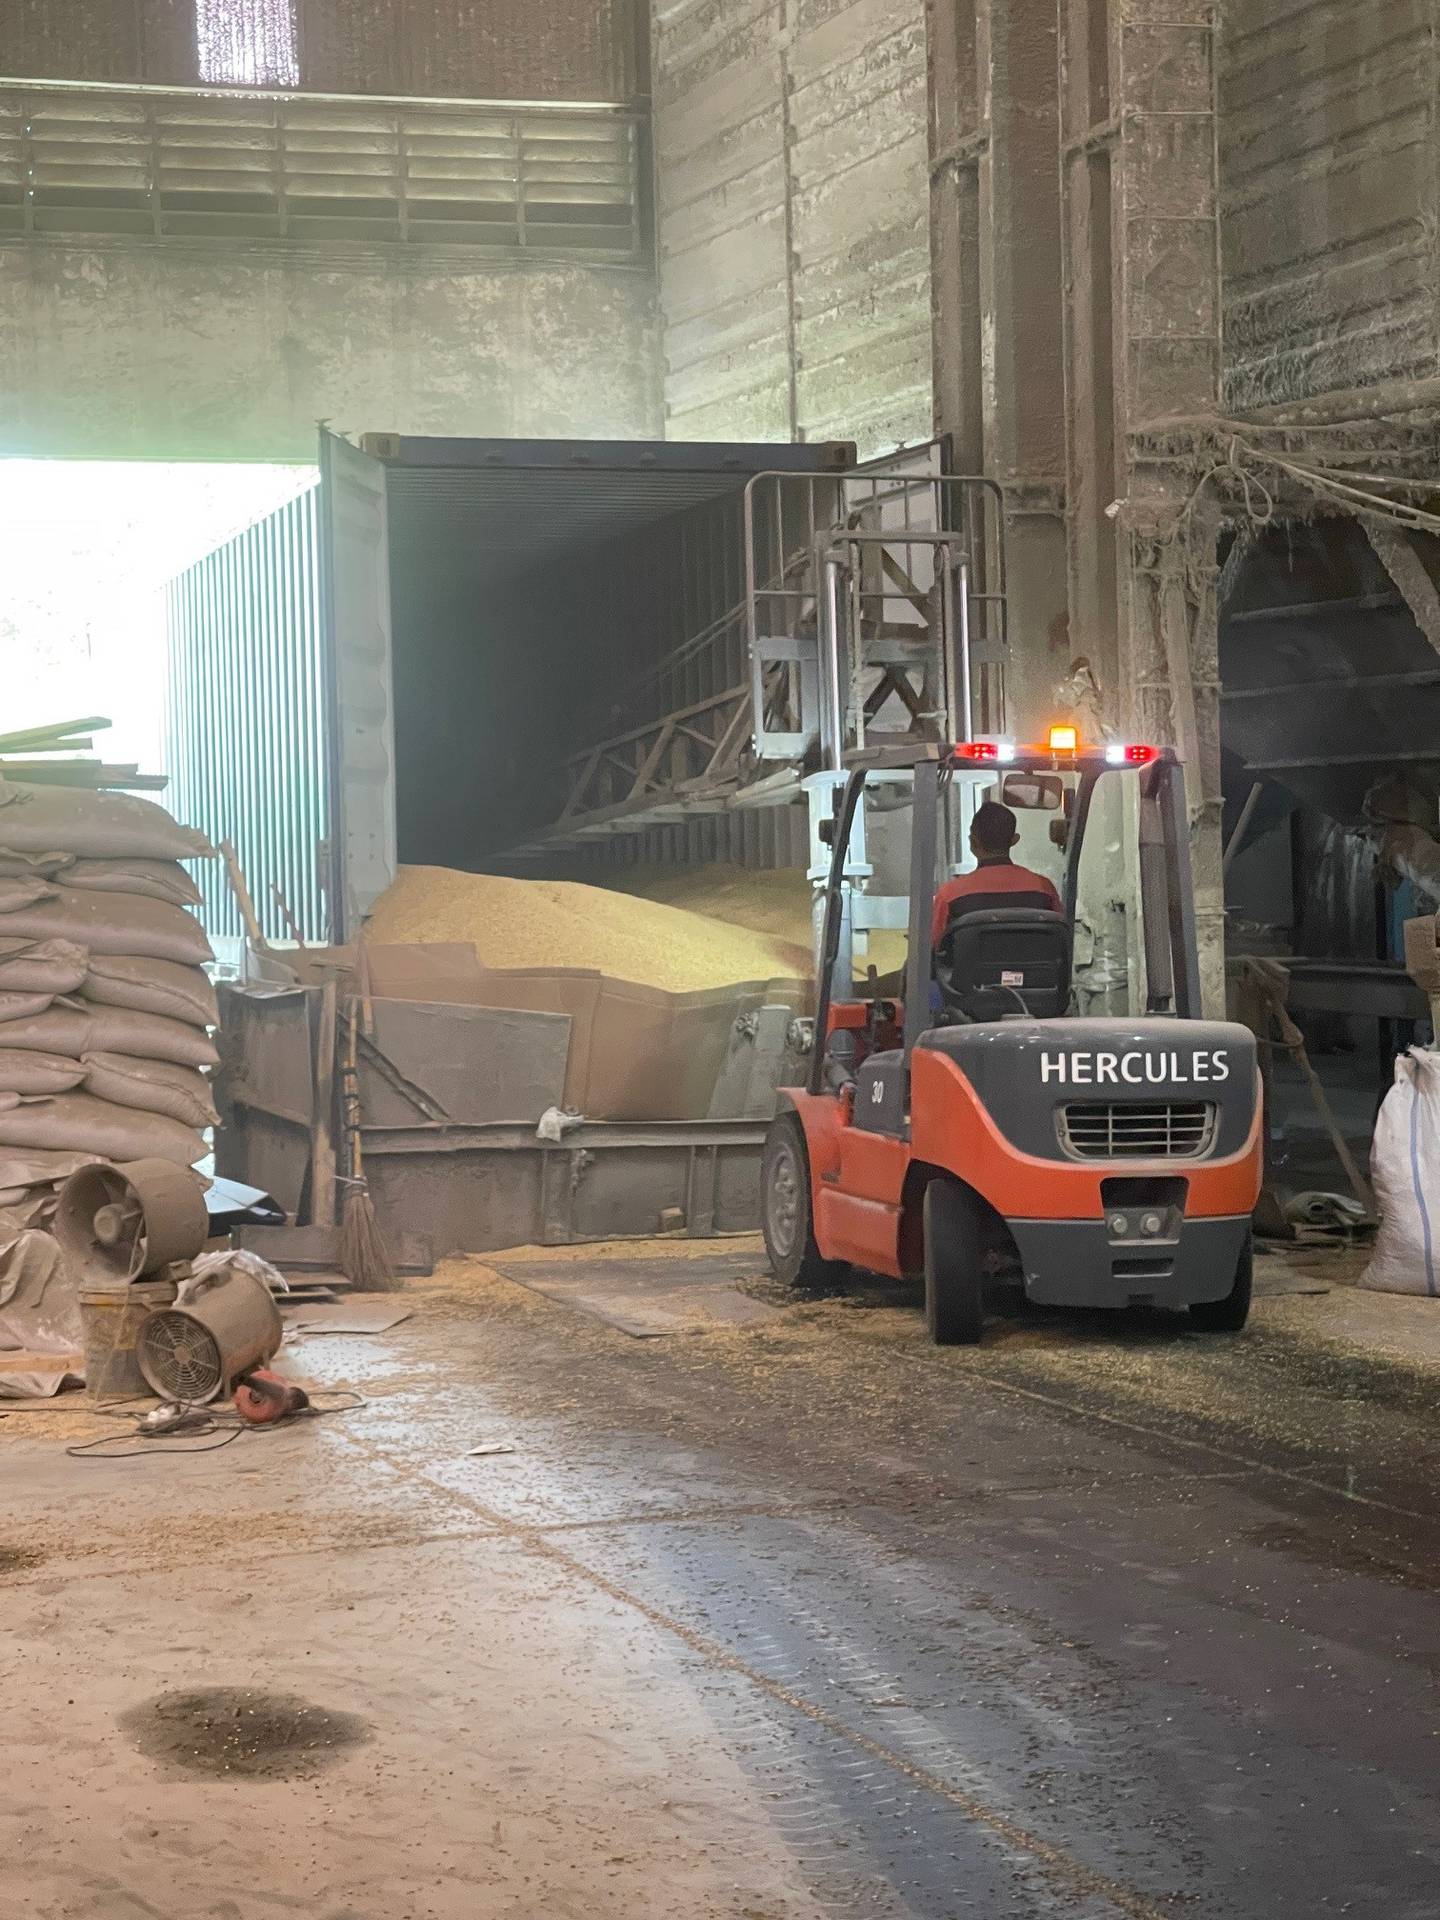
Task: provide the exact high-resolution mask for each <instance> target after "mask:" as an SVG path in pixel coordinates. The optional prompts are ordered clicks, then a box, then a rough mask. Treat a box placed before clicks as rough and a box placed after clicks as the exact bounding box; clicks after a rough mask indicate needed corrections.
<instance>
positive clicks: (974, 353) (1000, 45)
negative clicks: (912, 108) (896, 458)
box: [928, 0, 1071, 732]
mask: <svg viewBox="0 0 1440 1920" xmlns="http://www.w3.org/2000/svg"><path fill="white" fill-rule="evenodd" d="M1055 9H1056V0H929V7H928V13H929V29H930V33H929V49H930V54H929V57H930V141H931V196H930V215H931V253H932V260H931V275H932V281H931V284H932V306H933V317H934V329H935V332H934V339H935V394H936V426H937V429H938V431H940V432H941V433H948V434H949V435H951V436H952V439H953V442H954V449H955V452H954V464H955V467H956V469H957V471H959V472H962V473H983V474H986V475H988V476H989V477H990V478H991V479H995V480H998V481H1000V482H1001V483H1002V484H1003V486H1004V487H1005V489H1006V497H1007V507H1006V550H1007V558H1008V562H1009V581H1008V593H1009V618H1010V661H1009V664H1008V666H1007V684H1006V693H1007V701H1006V704H1007V716H1006V721H1007V725H1008V726H1010V727H1011V728H1013V729H1015V730H1017V731H1020V732H1027V731H1034V730H1035V729H1036V728H1038V727H1040V726H1041V725H1043V724H1044V722H1045V721H1046V720H1047V719H1048V718H1049V717H1050V715H1051V711H1052V706H1053V699H1054V688H1055V685H1056V684H1057V682H1059V681H1060V680H1061V679H1062V678H1063V677H1064V674H1065V671H1066V668H1067V666H1068V663H1069V659H1070V652H1071V648H1070V643H1069V638H1068V631H1067V628H1068V599H1067V591H1066V566H1065V521H1064V463H1065V432H1064V421H1065V400H1064V359H1063V326H1062V312H1061V279H1060V262H1061V248H1060V198H1059V191H1058V184H1057V179H1056V154H1057V150H1058V108H1057V61H1056V10H1055Z"/></svg>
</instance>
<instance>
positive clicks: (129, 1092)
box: [0, 1053, 220, 1128]
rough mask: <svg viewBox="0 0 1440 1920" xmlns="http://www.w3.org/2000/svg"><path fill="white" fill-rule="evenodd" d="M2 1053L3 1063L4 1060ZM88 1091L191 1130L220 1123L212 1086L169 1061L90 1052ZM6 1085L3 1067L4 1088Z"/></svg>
mask: <svg viewBox="0 0 1440 1920" xmlns="http://www.w3.org/2000/svg"><path fill="white" fill-rule="evenodd" d="M4 1058H5V1056H4V1054H3V1053H0V1063H3V1061H4ZM81 1064H82V1066H83V1068H84V1070H85V1091H86V1092H87V1093H93V1094H94V1095H95V1096H96V1097H97V1099H100V1100H110V1101H113V1103H114V1104H115V1105H116V1106H117V1107H138V1108H139V1109H140V1110H141V1111H142V1112H143V1113H166V1114H169V1116H170V1118H171V1119H172V1120H180V1121H182V1122H183V1123H184V1124H185V1125H186V1126H187V1127H202V1128H203V1127H214V1126H218V1125H219V1123H220V1116H219V1114H218V1113H217V1112H216V1111H215V1102H214V1101H213V1100H212V1099H211V1097H210V1083H209V1081H208V1080H207V1079H206V1078H205V1077H204V1075H203V1074H200V1073H197V1072H196V1071H195V1069H194V1068H193V1067H177V1066H174V1065H173V1064H172V1063H171V1062H170V1061H168V1060H133V1059H131V1058H130V1056H129V1055H128V1054H123V1053H87V1054H86V1055H85V1058H84V1060H83V1062H82V1063H81ZM5 1084H6V1080H5V1073H4V1069H3V1064H0V1087H3V1086H4V1085H5Z"/></svg>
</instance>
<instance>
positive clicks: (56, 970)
mask: <svg viewBox="0 0 1440 1920" xmlns="http://www.w3.org/2000/svg"><path fill="white" fill-rule="evenodd" d="M89 965H90V955H89V952H88V951H87V950H86V948H84V947H82V946H79V945H77V944H76V942H75V941H73V940H28V939H25V938H23V937H22V936H20V935H18V934H10V933H7V932H6V931H5V928H4V926H3V924H0V992H5V993H48V994H52V995H53V994H57V993H76V992H78V990H79V988H80V984H81V982H82V981H83V980H84V978H85V973H86V969H87V968H88V967H89Z"/></svg>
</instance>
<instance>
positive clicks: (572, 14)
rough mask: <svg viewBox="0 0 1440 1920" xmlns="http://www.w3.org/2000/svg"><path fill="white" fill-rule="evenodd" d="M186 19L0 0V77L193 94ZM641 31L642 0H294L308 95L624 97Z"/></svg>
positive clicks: (118, 4)
mask: <svg viewBox="0 0 1440 1920" xmlns="http://www.w3.org/2000/svg"><path fill="white" fill-rule="evenodd" d="M236 11H237V13H240V14H243V11H244V9H243V6H242V5H241V0H236ZM195 22H196V9H195V0H4V5H3V6H0V74H4V75H8V76H11V77H14V78H17V79H47V80H48V79H56V80H107V81H121V82H135V81H151V82H156V83H167V84H171V85H177V86H193V85H194V84H195V83H196V82H197V81H198V79H199V77H200V64H199V58H198V54H197V50H196V24H195ZM646 32H647V23H646V9H645V6H644V4H643V0H604V3H603V4H599V5H597V4H595V0H541V4H539V5H536V4H534V0H296V49H297V54H298V60H299V69H300V84H301V85H302V86H303V87H307V88H309V89H311V90H312V91H315V92H336V93H399V94H425V95H432V96H438V97H442V98H445V99H504V100H629V99H631V98H633V97H634V96H635V95H637V94H639V93H642V92H643V91H644V90H645V51H644V45H645V34H646Z"/></svg>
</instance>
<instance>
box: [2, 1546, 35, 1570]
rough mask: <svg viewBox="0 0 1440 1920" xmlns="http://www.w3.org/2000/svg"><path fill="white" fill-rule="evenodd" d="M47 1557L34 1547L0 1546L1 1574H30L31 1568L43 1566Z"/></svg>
mask: <svg viewBox="0 0 1440 1920" xmlns="http://www.w3.org/2000/svg"><path fill="white" fill-rule="evenodd" d="M44 1560H45V1556H44V1554H43V1553H40V1552H38V1551H37V1550H36V1549H35V1548H34V1547H6V1546H0V1574H7V1573H28V1572H29V1571H30V1569H31V1567H38V1566H41V1565H43V1563H44Z"/></svg>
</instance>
